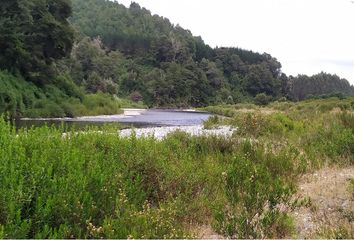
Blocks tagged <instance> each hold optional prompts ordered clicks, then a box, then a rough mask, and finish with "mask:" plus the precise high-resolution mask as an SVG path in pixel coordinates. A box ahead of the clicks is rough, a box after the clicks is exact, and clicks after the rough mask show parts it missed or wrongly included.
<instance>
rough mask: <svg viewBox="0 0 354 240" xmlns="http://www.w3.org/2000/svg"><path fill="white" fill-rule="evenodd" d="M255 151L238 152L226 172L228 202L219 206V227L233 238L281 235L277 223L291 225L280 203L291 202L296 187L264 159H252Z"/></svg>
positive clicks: (216, 223)
mask: <svg viewBox="0 0 354 240" xmlns="http://www.w3.org/2000/svg"><path fill="white" fill-rule="evenodd" d="M245 144H246V145H248V146H251V145H250V143H247V142H246V143H245ZM245 149H252V147H251V148H250V147H246V148H245ZM251 155H252V154H251V153H250V152H249V151H248V150H246V151H245V153H244V155H237V156H235V157H234V158H233V161H232V164H231V166H229V167H228V170H227V171H225V172H223V174H222V177H223V179H224V182H225V187H224V189H225V190H224V191H225V194H226V197H227V205H226V206H222V207H220V208H217V211H216V213H215V223H214V224H215V228H216V229H217V230H218V231H219V232H221V233H223V234H225V235H226V236H228V237H231V238H264V237H269V236H275V235H276V236H280V235H279V234H278V233H272V232H271V231H270V229H279V230H280V228H279V227H277V226H276V225H277V224H279V225H280V226H281V225H287V224H285V220H286V219H288V217H286V216H285V215H284V213H281V212H280V211H279V209H278V206H279V204H288V203H289V198H290V196H291V194H292V193H293V191H294V189H293V187H292V186H291V183H290V182H286V180H285V179H283V178H282V177H281V175H277V174H274V175H273V174H272V171H269V169H268V168H267V166H266V165H264V164H262V160H261V159H260V160H259V161H258V162H254V161H252V156H251ZM258 157H259V156H258ZM284 160H285V159H284ZM268 161H272V159H271V158H270V159H268ZM289 228H291V227H290V226H289ZM284 230H285V229H284V228H283V229H281V231H284ZM273 234H274V235H273ZM286 234H288V232H286V233H284V232H283V233H282V237H284V236H286Z"/></svg>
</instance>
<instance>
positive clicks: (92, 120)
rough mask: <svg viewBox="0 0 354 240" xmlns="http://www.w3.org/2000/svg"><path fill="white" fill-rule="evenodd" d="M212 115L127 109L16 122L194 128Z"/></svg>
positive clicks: (80, 126)
mask: <svg viewBox="0 0 354 240" xmlns="http://www.w3.org/2000/svg"><path fill="white" fill-rule="evenodd" d="M209 116H210V113H207V112H201V111H182V110H171V109H169V110H161V109H151V110H150V109H149V110H137V109H125V113H124V114H119V115H104V116H90V117H78V118H39V119H21V120H19V121H17V122H16V126H17V127H19V128H22V127H31V126H35V127H36V126H43V125H56V126H58V125H61V124H64V125H66V126H69V127H73V126H74V127H75V128H76V129H82V128H85V127H87V126H102V125H104V124H117V123H118V124H120V125H123V126H125V127H129V126H134V127H137V128H139V127H150V126H151V127H158V126H193V125H200V124H201V123H202V122H203V121H204V120H206V119H208V117H209Z"/></svg>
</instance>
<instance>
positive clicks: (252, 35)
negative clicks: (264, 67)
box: [117, 0, 354, 84]
mask: <svg viewBox="0 0 354 240" xmlns="http://www.w3.org/2000/svg"><path fill="white" fill-rule="evenodd" d="M117 1H118V2H119V3H122V4H124V5H125V6H128V7H129V5H130V2H131V0H117ZM135 2H137V3H139V4H140V6H142V7H145V8H147V9H148V10H150V11H151V12H152V13H153V14H158V15H161V16H164V17H166V18H168V19H170V21H171V22H172V23H173V24H179V25H180V26H181V27H183V28H185V29H189V30H191V31H192V33H193V35H195V36H201V37H202V38H203V39H204V41H205V42H206V43H207V44H209V45H210V46H212V47H215V46H219V47H221V46H225V47H240V48H244V49H249V50H253V51H257V52H261V53H262V52H267V53H269V54H271V55H272V56H273V57H275V58H277V59H278V60H279V61H280V62H281V64H282V66H283V67H282V70H283V72H284V73H286V74H287V75H297V74H299V73H304V74H308V75H312V74H315V73H318V72H320V71H324V72H328V73H335V74H337V75H339V76H340V77H342V78H346V79H347V80H348V81H350V82H351V84H354V3H353V2H352V1H351V0H135Z"/></svg>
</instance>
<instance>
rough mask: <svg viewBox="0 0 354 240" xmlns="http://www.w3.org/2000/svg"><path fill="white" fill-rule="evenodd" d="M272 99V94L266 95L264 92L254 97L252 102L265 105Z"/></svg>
mask: <svg viewBox="0 0 354 240" xmlns="http://www.w3.org/2000/svg"><path fill="white" fill-rule="evenodd" d="M271 101H272V96H268V95H266V94H265V93H259V94H257V95H256V96H255V97H254V102H255V104H257V105H260V106H265V105H268V104H269V103H270V102H271Z"/></svg>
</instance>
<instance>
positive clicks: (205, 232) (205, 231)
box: [193, 225, 225, 239]
mask: <svg viewBox="0 0 354 240" xmlns="http://www.w3.org/2000/svg"><path fill="white" fill-rule="evenodd" d="M193 235H194V236H196V238H198V239H225V237H224V236H222V235H219V234H217V233H216V232H215V231H214V230H213V229H212V228H211V226H208V225H202V226H198V227H196V228H195V229H194V230H193Z"/></svg>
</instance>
